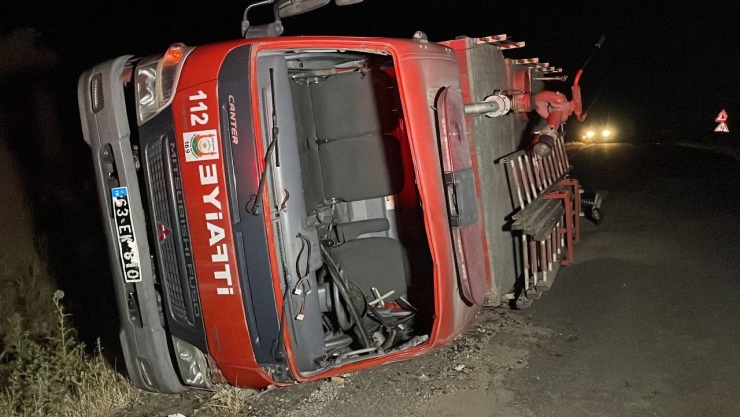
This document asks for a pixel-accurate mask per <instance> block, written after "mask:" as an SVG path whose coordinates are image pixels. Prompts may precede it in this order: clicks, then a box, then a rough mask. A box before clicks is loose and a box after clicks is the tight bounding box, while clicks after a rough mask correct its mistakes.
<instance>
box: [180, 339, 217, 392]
mask: <svg viewBox="0 0 740 417" xmlns="http://www.w3.org/2000/svg"><path fill="white" fill-rule="evenodd" d="M172 340H173V342H174V345H175V355H177V365H178V367H179V368H180V377H182V382H183V383H185V385H190V386H193V387H200V388H210V387H211V380H210V378H209V377H208V364H207V362H206V357H205V355H204V354H203V352H201V351H200V349H198V348H196V347H195V346H193V345H191V344H190V343H187V342H183V341H182V340H180V339H178V338H176V337H173V338H172Z"/></svg>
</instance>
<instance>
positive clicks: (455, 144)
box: [436, 87, 486, 305]
mask: <svg viewBox="0 0 740 417" xmlns="http://www.w3.org/2000/svg"><path fill="white" fill-rule="evenodd" d="M436 107H437V123H438V132H439V139H440V153H441V156H442V170H443V175H444V183H445V194H446V199H447V214H448V217H449V222H450V235H451V239H452V245H453V246H454V248H455V263H456V265H457V277H458V284H459V290H460V295H461V297H462V298H463V299H464V300H465V301H466V302H467V303H468V304H477V305H480V304H482V303H483V301H484V299H485V295H486V268H485V261H484V256H485V254H484V253H483V242H482V240H481V239H482V236H484V235H483V221H482V220H481V219H480V218H479V216H478V196H477V194H476V187H475V174H474V172H473V162H472V159H471V157H470V146H469V143H468V137H467V133H466V131H465V130H466V129H465V106H464V104H463V101H462V94H461V93H460V90H459V89H457V88H455V87H446V88H444V89H442V91H441V92H440V93H439V95H438V96H437V102H436Z"/></svg>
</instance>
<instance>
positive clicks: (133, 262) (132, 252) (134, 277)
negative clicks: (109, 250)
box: [110, 187, 141, 282]
mask: <svg viewBox="0 0 740 417" xmlns="http://www.w3.org/2000/svg"><path fill="white" fill-rule="evenodd" d="M110 193H111V200H112V201H113V219H114V220H115V222H116V236H117V237H118V252H119V254H120V255H121V265H122V266H123V278H124V279H125V280H126V282H140V281H141V264H140V263H139V247H138V246H137V245H136V236H135V235H134V227H133V225H132V224H131V207H130V205H129V200H128V187H116V188H113V189H111V190H110Z"/></svg>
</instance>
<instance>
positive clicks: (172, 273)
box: [146, 138, 193, 324]
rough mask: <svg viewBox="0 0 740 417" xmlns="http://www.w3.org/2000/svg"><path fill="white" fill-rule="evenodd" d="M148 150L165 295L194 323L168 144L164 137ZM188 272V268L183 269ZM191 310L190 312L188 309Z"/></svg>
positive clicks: (178, 315) (181, 315) (177, 315)
mask: <svg viewBox="0 0 740 417" xmlns="http://www.w3.org/2000/svg"><path fill="white" fill-rule="evenodd" d="M147 148H148V149H147V152H146V163H147V171H148V174H149V190H150V194H149V198H150V202H151V207H152V211H153V213H152V217H153V219H152V220H153V223H154V225H155V226H156V234H155V236H154V238H155V239H156V242H157V243H158V245H159V251H158V255H159V256H158V258H159V259H158V261H159V266H160V268H159V271H160V276H161V278H160V281H161V284H162V285H163V286H165V287H166V288H165V291H164V294H165V297H166V301H167V306H168V309H169V310H170V313H171V314H172V315H173V316H174V318H175V319H176V320H177V321H179V322H181V323H190V324H192V323H193V311H192V304H191V305H190V307H191V308H188V301H190V300H187V299H189V298H190V297H189V294H188V293H187V281H184V280H183V279H182V278H181V277H182V275H181V271H180V268H179V266H178V264H179V263H180V262H179V261H178V254H177V247H176V245H175V239H174V238H173V236H169V235H170V234H172V232H173V230H174V229H175V228H176V227H177V224H178V222H177V221H175V222H173V221H172V220H173V219H172V215H171V213H172V211H171V207H170V202H169V198H168V190H167V177H166V174H165V170H166V168H165V167H166V165H165V159H164V158H165V156H166V155H167V152H168V150H167V147H166V143H165V141H163V140H162V138H160V139H157V140H153V141H152V142H150V143H149V145H148V147H147ZM183 272H184V271H183ZM188 310H190V311H188Z"/></svg>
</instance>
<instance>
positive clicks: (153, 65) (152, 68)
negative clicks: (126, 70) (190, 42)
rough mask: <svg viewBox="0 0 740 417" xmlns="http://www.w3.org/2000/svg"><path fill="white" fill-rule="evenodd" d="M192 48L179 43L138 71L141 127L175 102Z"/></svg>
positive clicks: (138, 116) (146, 61)
mask: <svg viewBox="0 0 740 417" xmlns="http://www.w3.org/2000/svg"><path fill="white" fill-rule="evenodd" d="M191 50H192V48H187V47H186V46H185V45H183V44H181V43H176V44H174V45H172V46H170V48H169V49H168V50H167V52H166V53H165V54H164V55H162V56H160V57H154V58H149V59H146V60H144V61H142V62H141V63H140V64H139V66H138V67H137V68H136V77H135V80H136V105H137V120H138V124H139V126H141V125H142V124H144V123H146V122H147V121H148V120H149V119H151V118H152V117H154V116H156V115H157V113H159V112H160V111H161V110H162V109H163V108H165V107H167V106H168V105H169V104H170V103H171V102H172V96H173V94H172V93H173V91H175V87H176V86H177V80H178V78H179V76H180V69H181V68H182V63H183V62H184V58H185V57H186V56H187V54H188V53H190V51H191Z"/></svg>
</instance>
